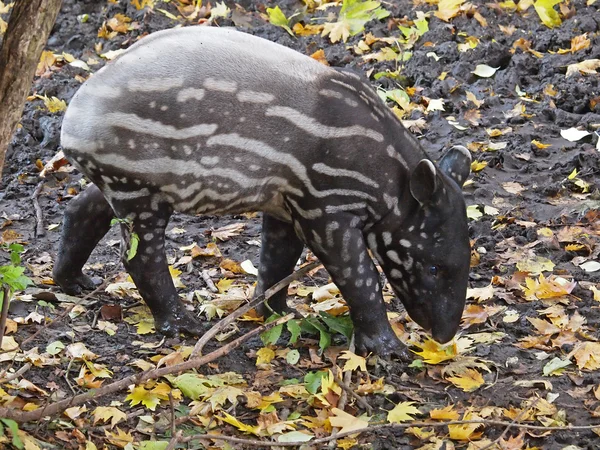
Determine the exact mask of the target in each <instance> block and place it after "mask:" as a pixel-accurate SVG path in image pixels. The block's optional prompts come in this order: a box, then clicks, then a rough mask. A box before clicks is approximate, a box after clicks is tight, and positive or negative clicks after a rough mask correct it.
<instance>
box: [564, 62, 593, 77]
mask: <svg viewBox="0 0 600 450" xmlns="http://www.w3.org/2000/svg"><path fill="white" fill-rule="evenodd" d="M598 68H600V59H587V60H585V61H581V62H580V63H576V64H569V65H568V66H567V74H566V77H567V78H569V77H571V76H573V75H575V74H577V73H580V72H581V73H583V74H595V73H597V72H596V69H598Z"/></svg>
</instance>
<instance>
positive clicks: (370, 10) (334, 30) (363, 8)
mask: <svg viewBox="0 0 600 450" xmlns="http://www.w3.org/2000/svg"><path fill="white" fill-rule="evenodd" d="M389 15H390V13H389V11H386V10H385V9H383V8H382V7H381V3H379V2H377V1H373V0H365V1H361V0H344V3H343V4H342V9H341V10H340V15H339V17H338V21H337V22H333V23H326V24H325V25H324V28H323V33H322V36H329V39H330V40H331V42H337V41H339V40H340V39H341V40H342V41H344V42H346V41H347V40H348V37H350V36H354V35H356V34H358V33H360V32H362V31H363V30H364V29H365V24H366V23H367V22H369V21H371V20H374V19H377V20H381V19H384V18H386V17H387V16H389Z"/></svg>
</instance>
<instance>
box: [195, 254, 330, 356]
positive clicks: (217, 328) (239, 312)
mask: <svg viewBox="0 0 600 450" xmlns="http://www.w3.org/2000/svg"><path fill="white" fill-rule="evenodd" d="M319 265H321V263H320V262H312V263H310V264H307V265H306V266H304V267H302V268H300V269H298V270H297V271H295V272H294V273H293V274H291V275H289V276H287V277H285V278H284V279H283V280H281V281H279V282H278V283H276V284H275V285H273V286H272V287H271V288H269V289H267V290H266V291H265V293H264V294H262V295H259V296H257V297H256V298H254V299H253V300H251V301H250V302H248V303H247V304H246V305H244V306H242V307H240V308H238V309H236V310H235V311H234V312H232V313H231V314H229V315H228V316H227V317H225V318H224V319H223V320H220V321H219V322H217V324H216V325H214V326H213V327H212V328H211V329H210V330H208V331H207V332H206V333H204V335H202V337H201V338H200V339H198V342H196V345H195V346H194V350H193V351H192V354H191V355H190V359H194V358H197V357H198V356H199V355H201V354H202V350H203V349H204V346H205V345H206V344H207V343H208V341H210V340H211V339H212V338H213V337H214V336H216V335H217V334H219V333H220V332H221V331H223V330H224V329H225V328H226V327H227V326H229V324H231V323H233V322H234V321H236V320H237V319H238V317H241V316H243V315H244V314H246V313H247V312H248V311H250V310H251V309H252V308H255V307H257V306H258V305H260V304H261V303H262V302H264V301H265V300H268V299H269V298H270V297H272V296H273V295H275V294H276V293H277V292H279V291H280V290H282V289H283V288H285V287H287V286H288V285H289V284H290V283H291V282H292V281H295V280H298V279H300V278H302V277H303V276H304V274H306V273H307V272H309V271H310V270H312V269H314V268H315V267H317V266H319Z"/></svg>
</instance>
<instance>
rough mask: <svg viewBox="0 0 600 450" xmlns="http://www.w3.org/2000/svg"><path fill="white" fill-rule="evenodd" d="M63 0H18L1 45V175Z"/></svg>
mask: <svg viewBox="0 0 600 450" xmlns="http://www.w3.org/2000/svg"><path fill="white" fill-rule="evenodd" d="M61 3H62V0H16V1H15V4H14V6H13V9H12V12H11V14H10V18H9V20H8V29H7V30H6V34H5V35H4V41H3V42H2V48H1V49H0V108H1V110H2V112H1V114H0V178H1V177H2V169H3V168H4V157H5V155H6V150H7V149H8V144H10V141H11V139H12V136H13V133H14V131H15V128H16V127H17V124H18V123H19V120H21V115H22V114H23V106H24V104H25V100H26V99H27V94H29V90H30V88H31V80H32V79H33V75H34V74H35V70H36V67H37V64H38V61H39V60H40V55H41V54H42V50H43V48H44V45H45V44H46V41H47V40H48V35H49V34H50V31H51V30H52V27H53V26H54V22H55V21H56V16H57V15H58V11H59V10H60V5H61Z"/></svg>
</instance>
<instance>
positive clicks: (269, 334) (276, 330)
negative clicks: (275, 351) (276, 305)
mask: <svg viewBox="0 0 600 450" xmlns="http://www.w3.org/2000/svg"><path fill="white" fill-rule="evenodd" d="M279 317H281V316H279V315H278V314H273V315H271V316H270V317H269V318H268V319H267V320H266V321H265V322H266V323H270V322H273V321H274V320H277V319H278V318H279ZM282 331H283V324H280V325H277V326H274V327H273V328H271V329H270V330H267V331H264V332H263V333H261V335H260V340H261V341H262V342H263V345H264V346H265V347H266V346H267V345H275V344H276V343H277V341H278V340H279V337H280V336H281V332H282Z"/></svg>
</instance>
